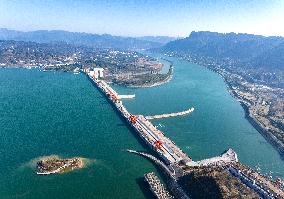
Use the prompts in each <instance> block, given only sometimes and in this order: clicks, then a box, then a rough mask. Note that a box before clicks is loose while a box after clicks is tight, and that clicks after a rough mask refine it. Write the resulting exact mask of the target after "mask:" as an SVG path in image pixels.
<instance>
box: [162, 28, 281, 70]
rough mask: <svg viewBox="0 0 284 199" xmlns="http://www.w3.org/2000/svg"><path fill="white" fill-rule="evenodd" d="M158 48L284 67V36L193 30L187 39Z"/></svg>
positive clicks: (252, 63) (256, 65) (259, 65)
mask: <svg viewBox="0 0 284 199" xmlns="http://www.w3.org/2000/svg"><path fill="white" fill-rule="evenodd" d="M159 50H160V51H162V52H170V51H172V52H177V53H183V54H186V53H189V54H194V55H197V56H206V57H213V58H216V59H224V58H230V59H234V60H237V61H239V62H241V63H244V64H247V65H248V66H253V67H266V68H267V67H271V68H279V69H280V68H281V69H283V70H284V58H283V57H284V56H283V55H284V38H283V37H274V36H272V37H264V36H259V35H252V34H236V33H226V34H223V33H216V32H206V31H201V32H192V33H191V34H190V35H189V36H188V37H186V38H184V39H179V40H176V41H171V42H169V43H168V44H166V45H165V46H163V47H161V48H160V49H159Z"/></svg>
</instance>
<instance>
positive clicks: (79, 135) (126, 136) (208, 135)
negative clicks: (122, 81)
mask: <svg viewBox="0 0 284 199" xmlns="http://www.w3.org/2000/svg"><path fill="white" fill-rule="evenodd" d="M159 57H160V55H159ZM168 59H170V60H171V61H173V64H174V67H175V68H174V76H173V79H172V80H171V81H170V82H169V83H167V84H164V85H161V86H159V87H153V88H135V89H134V88H124V87H120V86H114V88H115V89H117V90H118V91H119V92H120V93H122V94H130V93H131V94H132V93H135V94H136V98H135V99H134V100H125V101H124V104H125V105H126V107H127V108H128V109H129V110H130V111H131V112H132V113H135V114H145V115H156V114H162V113H171V112H178V111H183V110H185V109H188V108H190V107H194V108H195V111H194V112H193V113H191V114H190V115H187V116H183V117H176V118H166V119H160V120H153V122H154V123H155V124H156V125H159V126H160V127H159V128H160V130H162V131H164V133H165V134H166V135H167V136H168V137H170V138H171V139H172V140H173V141H174V142H175V143H176V144H177V145H179V146H180V147H181V148H182V149H183V150H184V151H185V152H186V153H188V154H189V155H190V156H191V157H192V158H193V159H194V160H200V159H203V158H207V157H211V156H215V155H219V154H220V153H222V152H223V151H224V150H226V149H227V148H229V147H232V148H233V149H234V150H235V151H236V152H237V153H238V155H239V159H240V160H241V161H242V162H243V163H245V164H248V165H250V166H252V167H255V166H257V165H258V166H259V167H260V168H261V170H262V172H263V173H267V172H268V171H272V172H273V175H274V176H279V177H284V164H283V160H281V158H280V156H279V154H278V153H277V151H276V150H275V149H274V148H273V147H272V146H271V145H270V144H269V143H267V142H266V141H265V139H264V138H263V137H262V136H261V135H260V134H259V133H258V132H257V131H256V130H255V129H254V128H253V127H252V126H251V125H250V124H249V122H248V121H247V120H246V119H245V114H244V111H243V109H242V107H241V106H240V105H239V103H238V102H237V101H236V100H235V99H234V98H233V97H231V96H230V95H229V93H228V92H227V90H226V84H225V83H224V82H223V80H222V78H221V77H220V76H218V75H217V74H215V73H213V72H211V71H209V70H207V69H206V68H204V67H201V66H198V65H194V64H190V63H188V62H186V61H183V60H180V59H177V58H168ZM0 113H1V114H0V156H1V164H0V198H3V199H14V198H29V199H30V198H32V199H33V198H138V199H139V198H141V199H142V198H151V195H150V194H149V192H148V191H147V189H146V188H145V184H144V183H143V180H142V179H141V177H142V176H143V174H144V173H146V172H151V171H155V172H157V170H156V168H155V167H154V166H153V165H152V163H150V162H149V161H148V160H146V159H143V158H142V157H139V156H135V155H133V154H129V153H127V152H125V149H135V150H144V151H146V150H147V149H145V148H144V147H143V146H142V145H141V143H140V142H139V140H138V139H137V138H136V136H135V135H134V133H133V132H132V131H130V130H129V129H128V128H127V127H126V126H125V124H124V122H123V121H122V120H121V119H120V117H118V115H117V114H116V113H115V112H114V111H113V109H112V107H111V106H110V105H109V103H108V102H107V101H106V99H105V98H104V96H102V95H101V94H100V93H99V92H98V91H97V90H96V89H95V88H94V87H93V85H92V84H91V83H90V82H89V81H88V79H87V78H86V77H85V76H84V75H83V74H80V75H74V74H71V73H60V72H41V71H39V70H36V69H32V70H25V69H0ZM52 154H57V155H60V156H62V157H73V156H80V157H85V158H88V159H89V163H88V165H87V167H86V168H84V169H81V170H77V171H73V172H70V173H66V174H61V175H50V176H38V175H36V174H35V173H34V168H33V166H34V163H33V161H32V160H33V159H35V158H38V157H40V156H45V155H52ZM141 188H142V189H141Z"/></svg>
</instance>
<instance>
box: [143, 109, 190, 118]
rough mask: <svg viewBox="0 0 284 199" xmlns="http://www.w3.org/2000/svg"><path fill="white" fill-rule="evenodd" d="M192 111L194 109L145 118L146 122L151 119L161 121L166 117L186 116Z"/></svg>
mask: <svg viewBox="0 0 284 199" xmlns="http://www.w3.org/2000/svg"><path fill="white" fill-rule="evenodd" d="M193 111H194V108H193V107H192V108H190V109H188V110H185V111H181V112H177V113H168V114H161V115H153V116H146V117H145V118H146V119H147V120H152V119H161V118H167V117H176V116H182V115H187V114H189V113H191V112H193Z"/></svg>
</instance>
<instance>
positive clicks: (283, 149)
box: [186, 60, 284, 158]
mask: <svg viewBox="0 0 284 199" xmlns="http://www.w3.org/2000/svg"><path fill="white" fill-rule="evenodd" d="M186 61H188V60H186ZM202 66H204V67H206V68H207V69H209V70H210V71H212V72H215V73H217V74H218V75H220V77H221V78H222V79H223V81H224V82H225V83H226V85H227V90H228V92H229V93H230V95H231V96H232V97H234V98H235V99H236V100H237V101H238V102H239V103H240V105H241V106H242V108H243V110H244V111H245V118H246V119H247V120H248V121H249V123H250V124H251V125H252V126H253V127H254V128H255V129H256V130H257V131H258V132H259V133H260V134H261V135H262V136H263V137H264V138H265V139H266V140H267V141H268V142H269V143H270V144H271V145H272V146H273V147H274V148H275V149H276V150H277V151H278V152H279V154H280V155H281V157H282V158H283V157H284V143H283V142H282V141H281V140H279V139H278V138H277V137H276V136H275V135H274V134H277V133H278V134H279V131H276V130H280V131H281V129H277V128H275V127H274V126H272V125H271V124H270V118H268V117H267V118H266V117H265V116H263V115H261V117H263V118H266V119H267V121H268V122H267V123H266V125H264V124H262V123H261V122H260V121H259V120H258V119H257V118H256V117H254V115H256V110H257V108H258V107H257V106H256V105H254V106H255V107H252V105H253V104H257V103H255V101H256V100H259V98H258V96H257V97H256V98H255V99H254V97H255V96H252V97H251V96H249V95H248V94H250V93H245V92H243V91H242V90H241V89H240V88H239V87H241V86H244V85H245V84H247V82H246V83H243V84H241V86H240V84H239V83H237V82H235V81H232V79H231V77H234V78H236V77H238V75H236V74H231V73H230V72H228V71H224V70H218V69H215V68H214V67H213V68H211V67H208V66H206V65H202ZM235 76H236V77H235ZM238 78H239V77H238ZM239 79H242V78H239ZM240 96H242V97H240ZM248 99H249V100H248ZM252 99H254V100H252ZM263 101H264V100H262V103H263ZM261 108H262V107H261ZM267 112H268V111H267ZM262 114H263V113H262ZM264 122H266V121H263V123H264Z"/></svg>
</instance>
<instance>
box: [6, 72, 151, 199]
mask: <svg viewBox="0 0 284 199" xmlns="http://www.w3.org/2000/svg"><path fill="white" fill-rule="evenodd" d="M0 80H1V81H0V112H1V116H0V129H1V130H0V132H1V136H0V146H1V147H0V155H1V164H0V198H1V199H6V198H7V199H8V198H9V199H10V198H11V199H12V198H36V199H38V198H133V196H135V198H146V197H147V192H146V195H145V194H144V193H143V192H142V191H141V189H140V185H139V183H137V182H140V180H139V178H140V177H142V176H143V174H144V173H145V172H150V171H156V170H155V167H154V166H153V165H152V164H151V163H150V162H148V161H147V160H145V159H143V158H141V157H138V156H135V155H133V154H129V153H127V152H125V151H124V150H125V149H128V148H131V149H138V150H144V149H143V147H142V146H141V144H140V143H139V142H138V141H137V139H136V138H135V137H134V136H133V134H132V133H131V132H130V131H129V130H128V129H127V127H126V126H125V125H124V123H123V122H122V121H121V119H120V118H119V117H118V116H117V115H116V114H115V112H114V111H113V109H112V107H111V106H110V105H109V103H108V102H107V101H106V99H105V98H104V97H103V96H102V95H101V94H100V93H99V92H98V91H97V90H96V89H95V88H94V87H93V86H92V84H91V83H90V82H89V81H88V80H87V78H86V77H85V76H84V75H73V74H68V73H52V72H47V73H45V72H40V71H36V70H23V69H1V70H0ZM51 154H58V155H61V156H63V157H73V156H81V157H85V158H89V159H90V160H91V161H92V162H93V163H91V164H90V165H89V166H88V167H87V168H84V169H82V170H77V171H74V172H71V173H67V174H62V175H51V176H38V175H36V174H35V173H34V170H33V168H32V167H31V164H30V161H31V160H32V159H34V158H37V157H39V156H45V155H51Z"/></svg>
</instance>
